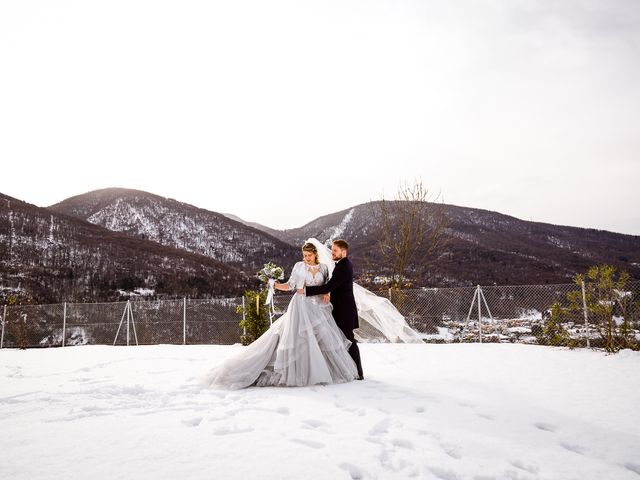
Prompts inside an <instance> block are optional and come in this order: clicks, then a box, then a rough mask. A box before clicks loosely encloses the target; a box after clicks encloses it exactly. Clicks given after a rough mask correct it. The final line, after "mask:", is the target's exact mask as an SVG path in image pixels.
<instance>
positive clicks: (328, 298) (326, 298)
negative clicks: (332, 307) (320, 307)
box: [322, 293, 331, 303]
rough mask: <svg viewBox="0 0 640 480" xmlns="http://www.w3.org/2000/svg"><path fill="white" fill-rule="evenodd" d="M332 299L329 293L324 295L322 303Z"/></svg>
mask: <svg viewBox="0 0 640 480" xmlns="http://www.w3.org/2000/svg"><path fill="white" fill-rule="evenodd" d="M330 301H331V296H330V295H329V294H328V293H325V294H324V295H322V303H329V302H330Z"/></svg>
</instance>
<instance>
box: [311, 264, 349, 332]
mask: <svg viewBox="0 0 640 480" xmlns="http://www.w3.org/2000/svg"><path fill="white" fill-rule="evenodd" d="M305 293H306V295H307V296H311V295H323V294H325V293H331V304H332V305H333V318H334V319H335V321H336V324H337V325H338V327H339V328H340V329H341V330H353V329H354V328H358V327H359V326H360V324H359V322H358V309H357V307H356V299H355V298H354V297H353V264H352V263H351V260H349V257H345V258H343V259H342V260H340V261H339V262H338V263H336V266H335V268H334V269H333V275H332V276H331V279H330V280H329V281H328V282H327V283H325V284H324V285H318V286H314V287H306V289H305Z"/></svg>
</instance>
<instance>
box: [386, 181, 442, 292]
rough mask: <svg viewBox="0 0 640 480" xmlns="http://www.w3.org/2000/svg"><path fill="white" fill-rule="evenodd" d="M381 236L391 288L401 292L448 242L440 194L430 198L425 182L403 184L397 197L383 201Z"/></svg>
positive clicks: (420, 273)
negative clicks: (389, 271)
mask: <svg viewBox="0 0 640 480" xmlns="http://www.w3.org/2000/svg"><path fill="white" fill-rule="evenodd" d="M380 214H381V217H382V235H381V237H380V240H379V246H380V249H381V252H382V257H383V262H385V263H386V265H388V267H389V269H390V270H391V285H390V286H391V288H394V289H398V290H401V289H402V288H404V287H406V286H407V285H408V283H409V282H410V281H411V280H413V279H416V278H419V277H421V276H422V275H423V273H424V270H425V269H426V268H427V267H428V266H429V264H431V263H432V262H433V261H434V260H435V258H434V253H435V251H436V250H437V249H439V248H442V247H443V246H444V245H445V243H446V237H445V236H444V235H443V233H444V230H445V228H446V227H447V218H446V216H445V209H444V204H443V203H442V198H441V195H440V194H438V195H435V196H433V195H431V194H430V193H429V190H428V189H427V188H426V187H425V186H424V185H423V183H422V180H420V179H418V180H414V182H413V183H412V184H409V183H407V182H404V183H402V184H400V186H399V187H398V192H397V197H396V198H395V199H394V200H391V201H390V200H386V199H385V198H384V196H383V198H382V201H381V202H380Z"/></svg>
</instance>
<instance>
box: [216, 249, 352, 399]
mask: <svg viewBox="0 0 640 480" xmlns="http://www.w3.org/2000/svg"><path fill="white" fill-rule="evenodd" d="M318 243H319V242H317V241H315V242H307V243H305V244H304V246H303V247H302V257H303V261H301V262H298V263H296V264H295V266H294V267H293V270H292V271H291V276H290V278H289V281H288V282H287V283H284V284H276V285H275V288H276V289H278V290H293V291H295V290H296V289H298V288H302V287H304V286H312V285H324V284H325V283H326V282H327V281H328V280H329V275H330V267H332V266H333V265H327V264H326V263H320V258H319V254H318V249H317V247H316V244H318ZM320 247H322V245H321V244H320ZM350 345H351V342H350V341H349V340H347V338H346V337H345V336H344V333H342V331H341V330H340V329H339V328H338V326H337V325H336V322H335V320H334V319H333V316H332V315H331V304H330V303H329V298H328V295H327V296H324V297H323V296H312V297H307V296H305V295H301V294H298V293H296V294H294V296H293V298H292V299H291V301H290V303H289V306H288V307H287V311H286V312H285V313H284V315H282V316H281V317H280V318H279V319H278V320H276V321H275V322H273V324H272V326H271V327H270V328H269V330H267V331H266V332H265V333H263V334H262V336H261V337H260V338H258V339H257V340H256V341H255V342H253V343H252V344H251V345H249V346H248V347H246V348H243V349H242V351H240V352H239V353H238V354H236V355H235V356H233V357H231V358H229V359H228V360H226V361H225V362H224V363H222V364H221V365H220V366H218V367H215V368H213V369H212V370H211V371H210V372H209V373H208V374H207V376H206V378H205V382H206V383H208V384H209V385H211V386H222V387H227V388H233V389H237V388H245V387H249V386H259V387H264V386H304V385H319V384H332V383H343V382H350V381H352V380H355V378H356V377H357V370H356V364H355V363H354V361H353V359H352V358H351V356H350V355H349V352H348V349H349V346H350Z"/></svg>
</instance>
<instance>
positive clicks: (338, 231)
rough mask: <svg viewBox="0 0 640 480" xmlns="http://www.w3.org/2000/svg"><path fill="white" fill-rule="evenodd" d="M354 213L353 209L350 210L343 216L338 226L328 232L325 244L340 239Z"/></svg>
mask: <svg viewBox="0 0 640 480" xmlns="http://www.w3.org/2000/svg"><path fill="white" fill-rule="evenodd" d="M354 211H355V208H352V209H351V210H349V211H348V212H347V214H346V215H345V216H344V218H343V219H342V221H341V222H340V224H338V225H336V226H335V227H333V228H332V229H331V230H329V233H328V236H327V242H330V241H331V240H333V239H336V238H340V237H341V236H342V235H343V234H344V232H345V230H346V229H347V226H348V225H349V222H350V221H351V219H352V218H353V212H354Z"/></svg>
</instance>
